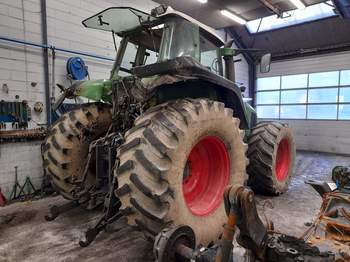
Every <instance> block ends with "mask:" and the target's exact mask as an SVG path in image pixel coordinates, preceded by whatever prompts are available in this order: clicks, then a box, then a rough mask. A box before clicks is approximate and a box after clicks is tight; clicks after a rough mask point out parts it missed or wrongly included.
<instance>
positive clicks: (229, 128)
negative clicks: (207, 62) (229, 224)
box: [115, 99, 248, 244]
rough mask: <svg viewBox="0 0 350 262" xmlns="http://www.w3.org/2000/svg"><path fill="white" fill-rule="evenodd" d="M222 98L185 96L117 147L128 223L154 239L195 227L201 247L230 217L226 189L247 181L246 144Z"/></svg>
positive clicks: (152, 113)
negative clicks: (172, 228)
mask: <svg viewBox="0 0 350 262" xmlns="http://www.w3.org/2000/svg"><path fill="white" fill-rule="evenodd" d="M232 114H233V112H232V110H231V109H228V108H225V107H224V104H223V103H219V102H213V101H210V100H207V99H184V100H177V101H171V102H167V103H164V104H162V105H159V106H156V107H154V108H151V109H150V110H148V111H147V112H146V113H145V114H144V115H142V116H141V117H139V118H138V119H137V120H136V121H135V126H134V127H133V128H132V129H130V130H129V131H128V132H127V133H126V141H125V143H124V145H123V146H121V147H120V148H119V150H118V158H119V159H120V166H119V168H118V171H117V172H116V174H117V176H118V183H119V188H118V189H117V190H116V192H115V193H116V195H117V196H118V197H119V198H120V200H121V203H122V208H123V210H124V211H125V213H127V214H128V222H129V224H131V225H136V226H138V228H139V229H141V230H143V231H144V232H145V233H146V235H152V236H155V235H156V234H158V233H159V232H160V231H161V230H162V229H163V228H165V227H167V226H169V225H172V224H175V225H179V224H186V225H189V226H190V227H191V228H192V229H193V230H194V232H195V235H196V238H197V240H198V242H199V243H201V244H208V243H209V242H211V241H215V240H217V238H218V237H219V235H220V233H221V232H222V226H223V224H224V223H225V221H226V219H227V217H226V215H225V210H224V206H223V192H224V190H225V188H226V186H227V185H228V184H239V185H243V184H244V182H245V180H246V165H247V163H248V159H247V158H246V156H245V152H246V149H247V145H246V144H244V142H243V136H244V132H243V131H241V130H240V129H239V119H237V118H233V117H232Z"/></svg>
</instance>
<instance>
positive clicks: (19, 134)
mask: <svg viewBox="0 0 350 262" xmlns="http://www.w3.org/2000/svg"><path fill="white" fill-rule="evenodd" d="M45 136H46V129H44V128H35V129H28V130H26V129H24V130H4V131H0V142H17V141H23V140H24V141H28V140H42V139H44V138H45Z"/></svg>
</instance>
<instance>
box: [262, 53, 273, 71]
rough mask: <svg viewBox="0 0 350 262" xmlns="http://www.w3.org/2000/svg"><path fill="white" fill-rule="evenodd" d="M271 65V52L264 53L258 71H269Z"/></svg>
mask: <svg viewBox="0 0 350 262" xmlns="http://www.w3.org/2000/svg"><path fill="white" fill-rule="evenodd" d="M270 67H271V53H268V54H265V55H263V56H262V57H261V60H260V73H268V72H270Z"/></svg>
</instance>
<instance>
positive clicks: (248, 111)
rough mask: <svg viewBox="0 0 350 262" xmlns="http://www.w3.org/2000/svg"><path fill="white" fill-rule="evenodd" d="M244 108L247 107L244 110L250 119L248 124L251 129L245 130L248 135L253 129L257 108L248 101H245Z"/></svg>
mask: <svg viewBox="0 0 350 262" xmlns="http://www.w3.org/2000/svg"><path fill="white" fill-rule="evenodd" d="M244 108H245V110H244V111H245V116H246V119H247V121H248V126H249V127H250V129H247V130H245V136H246V137H247V136H249V135H250V132H251V129H252V115H253V114H255V113H256V112H255V109H254V108H253V107H252V106H251V105H250V104H248V103H247V102H245V103H244Z"/></svg>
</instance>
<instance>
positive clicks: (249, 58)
mask: <svg viewBox="0 0 350 262" xmlns="http://www.w3.org/2000/svg"><path fill="white" fill-rule="evenodd" d="M225 32H226V33H227V34H229V35H230V37H231V38H232V39H233V40H234V42H235V44H236V46H237V47H238V48H242V49H245V48H247V46H246V45H245V44H244V43H243V42H242V39H241V37H240V36H239V35H238V34H237V32H236V31H235V30H234V29H233V28H232V27H227V28H225ZM242 55H243V56H244V58H245V59H246V60H247V62H248V64H254V58H253V56H252V55H251V54H250V53H247V52H244V53H242Z"/></svg>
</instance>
